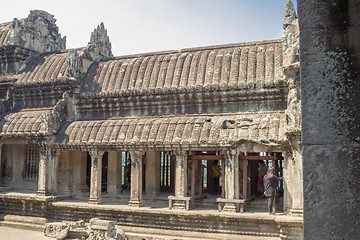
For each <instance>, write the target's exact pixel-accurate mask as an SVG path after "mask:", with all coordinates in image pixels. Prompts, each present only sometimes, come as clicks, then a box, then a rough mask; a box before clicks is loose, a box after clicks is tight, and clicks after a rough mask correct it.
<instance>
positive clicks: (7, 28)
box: [0, 22, 13, 47]
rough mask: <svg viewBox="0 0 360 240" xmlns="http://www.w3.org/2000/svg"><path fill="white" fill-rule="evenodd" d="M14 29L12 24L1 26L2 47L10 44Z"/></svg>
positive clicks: (0, 43) (0, 39)
mask: <svg viewBox="0 0 360 240" xmlns="http://www.w3.org/2000/svg"><path fill="white" fill-rule="evenodd" d="M12 27H13V23H12V22H7V23H1V24H0V47H2V46H6V45H9V44H10V37H11V33H12Z"/></svg>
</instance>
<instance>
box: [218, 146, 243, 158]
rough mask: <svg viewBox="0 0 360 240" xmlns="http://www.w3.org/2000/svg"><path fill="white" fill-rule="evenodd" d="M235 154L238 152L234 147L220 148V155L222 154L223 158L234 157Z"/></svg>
mask: <svg viewBox="0 0 360 240" xmlns="http://www.w3.org/2000/svg"><path fill="white" fill-rule="evenodd" d="M237 154H239V153H238V151H237V149H236V148H227V149H223V150H221V155H223V156H224V157H225V158H228V157H234V156H236V155H237Z"/></svg>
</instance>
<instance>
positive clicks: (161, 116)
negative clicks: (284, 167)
mask: <svg viewBox="0 0 360 240" xmlns="http://www.w3.org/2000/svg"><path fill="white" fill-rule="evenodd" d="M254 114H256V115H266V114H285V110H276V111H263V112H236V113H202V114H201V113H200V114H199V113H194V114H169V115H157V116H124V117H112V118H106V119H78V120H76V121H66V122H67V123H72V122H89V121H94V122H101V121H114V120H123V119H129V120H131V119H139V118H141V119H154V118H156V119H164V118H173V117H179V118H196V117H231V116H239V115H254Z"/></svg>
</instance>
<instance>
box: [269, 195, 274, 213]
mask: <svg viewBox="0 0 360 240" xmlns="http://www.w3.org/2000/svg"><path fill="white" fill-rule="evenodd" d="M274 202H275V196H271V197H268V212H269V213H271V212H272V208H273V204H274ZM274 207H275V206H274Z"/></svg>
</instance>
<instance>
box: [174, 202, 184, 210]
mask: <svg viewBox="0 0 360 240" xmlns="http://www.w3.org/2000/svg"><path fill="white" fill-rule="evenodd" d="M173 209H180V210H185V209H186V203H185V201H175V202H174V206H173Z"/></svg>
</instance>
